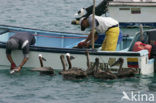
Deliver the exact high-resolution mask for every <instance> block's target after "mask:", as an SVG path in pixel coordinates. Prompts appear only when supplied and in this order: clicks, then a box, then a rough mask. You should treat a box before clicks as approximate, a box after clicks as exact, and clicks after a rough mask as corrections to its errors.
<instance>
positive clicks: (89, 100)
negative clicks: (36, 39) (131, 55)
mask: <svg viewBox="0 0 156 103" xmlns="http://www.w3.org/2000/svg"><path fill="white" fill-rule="evenodd" d="M100 1H101V0H97V1H96V2H97V3H99V2H100ZM91 4H92V0H0V24H5V25H12V26H21V27H28V28H36V29H44V30H51V31H61V32H77V33H87V32H81V31H80V27H79V26H74V25H71V21H72V20H73V19H74V14H75V13H76V11H78V10H79V9H80V8H83V7H87V6H90V5H91ZM121 30H122V32H123V33H124V34H127V35H134V34H135V32H136V31H138V30H139V29H138V28H135V29H130V28H126V29H125V28H124V29H123V28H121ZM2 60H3V58H1V59H0V61H2ZM58 65H61V64H58ZM30 69H31V68H23V69H22V71H21V72H20V73H16V74H14V75H10V73H9V68H4V67H3V68H2V67H1V68H0V103H129V102H130V103H133V102H134V103H135V102H136V103H152V102H153V103H155V102H154V101H156V77H155V76H154V75H150V76H143V75H141V76H140V75H137V76H136V77H133V78H125V79H116V80H99V79H94V78H93V77H88V78H86V79H81V80H64V79H63V78H62V76H61V75H59V74H58V70H56V72H55V74H56V75H54V76H43V75H40V74H39V73H37V72H32V71H30ZM132 94H133V95H132ZM142 95H144V97H143V98H142V97H141V96H142ZM152 95H154V97H155V98H154V101H149V100H152V97H151V99H150V96H152ZM125 96H128V99H127V98H126V99H124V97H125ZM145 96H147V100H148V101H146V97H145ZM138 98H139V99H140V100H142V99H143V101H139V99H138Z"/></svg>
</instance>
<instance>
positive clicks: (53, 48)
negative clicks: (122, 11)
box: [0, 25, 156, 75]
mask: <svg viewBox="0 0 156 103" xmlns="http://www.w3.org/2000/svg"><path fill="white" fill-rule="evenodd" d="M18 31H24V32H33V33H34V34H35V35H36V44H35V46H31V47H30V57H29V60H28V62H27V63H26V64H25V65H24V67H31V68H32V67H39V66H40V63H39V60H38V55H39V54H42V56H43V57H44V58H46V60H47V61H46V62H44V65H45V66H51V67H53V68H54V69H62V65H61V61H60V55H61V54H66V53H70V54H71V55H72V56H74V57H75V59H74V60H72V64H73V66H76V67H81V68H84V69H87V65H86V62H87V60H86V56H85V52H86V50H88V51H89V53H90V61H91V62H92V63H93V62H94V61H95V58H96V57H98V58H99V59H100V63H101V66H103V64H104V63H106V64H108V65H109V68H110V69H111V70H114V71H117V70H118V68H119V66H114V67H110V65H111V64H113V63H114V62H115V61H117V60H118V59H119V58H123V59H124V63H123V68H135V69H137V70H138V73H140V74H145V75H146V74H151V73H154V58H150V59H149V58H148V51H147V50H142V51H139V52H133V51H132V47H133V45H134V42H136V41H137V40H139V37H140V36H139V34H137V35H136V37H135V38H134V40H133V41H132V43H131V45H130V41H131V40H132V37H124V38H123V41H122V42H121V43H119V44H118V48H117V51H111V52H110V51H101V50H100V49H99V48H96V49H94V50H92V49H78V48H73V47H74V46H75V45H77V44H78V43H79V42H80V41H82V40H84V39H85V37H86V35H80V34H74V33H63V32H54V31H45V30H37V29H30V28H22V27H14V26H7V25H0V56H1V60H0V66H3V68H9V66H10V63H9V62H8V60H7V58H6V54H5V47H6V41H7V40H8V38H9V37H10V36H11V35H13V34H14V33H15V32H18ZM154 31H156V30H154ZM147 32H150V31H147ZM144 34H145V35H146V32H145V33H144ZM125 47H127V48H125ZM12 56H13V59H14V61H15V63H16V64H19V63H20V62H21V60H22V59H23V54H22V52H21V51H20V50H16V51H13V52H12Z"/></svg>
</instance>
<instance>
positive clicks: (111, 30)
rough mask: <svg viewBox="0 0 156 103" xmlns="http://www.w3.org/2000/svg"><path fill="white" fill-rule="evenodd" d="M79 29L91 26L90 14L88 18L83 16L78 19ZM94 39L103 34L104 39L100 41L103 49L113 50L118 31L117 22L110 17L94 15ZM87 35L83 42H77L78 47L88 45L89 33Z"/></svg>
mask: <svg viewBox="0 0 156 103" xmlns="http://www.w3.org/2000/svg"><path fill="white" fill-rule="evenodd" d="M80 25H81V30H82V31H84V30H85V29H86V28H92V15H90V16H89V17H88V18H83V19H81V21H80ZM95 31H96V32H95V33H94V35H95V41H96V40H97V39H98V36H100V35H105V39H104V41H103V43H102V50H103V51H115V50H116V46H117V42H118V36H119V33H120V29H119V23H118V21H116V20H114V19H113V18H111V17H100V16H95ZM91 34H92V33H91V32H90V34H89V35H88V37H87V39H86V40H85V41H84V42H81V43H79V44H78V47H82V46H86V47H88V46H89V45H90V44H91V39H92V38H91V37H92V35H91Z"/></svg>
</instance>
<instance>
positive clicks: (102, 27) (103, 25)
mask: <svg viewBox="0 0 156 103" xmlns="http://www.w3.org/2000/svg"><path fill="white" fill-rule="evenodd" d="M95 19H96V20H97V22H98V23H99V25H97V24H95V29H96V31H97V33H99V34H102V33H105V32H106V31H107V30H108V28H109V27H112V26H114V25H118V24H119V22H118V21H116V20H115V19H113V18H111V17H101V16H95ZM88 21H89V25H90V26H92V15H90V16H89V18H88Z"/></svg>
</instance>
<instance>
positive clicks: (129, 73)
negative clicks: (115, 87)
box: [111, 58, 136, 78]
mask: <svg viewBox="0 0 156 103" xmlns="http://www.w3.org/2000/svg"><path fill="white" fill-rule="evenodd" d="M123 63H124V59H123V58H119V59H118V60H117V61H116V62H115V63H113V64H112V65H111V67H112V66H115V65H117V64H119V70H118V73H117V77H118V78H123V77H133V76H134V75H135V73H136V70H135V69H134V68H122V66H123Z"/></svg>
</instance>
